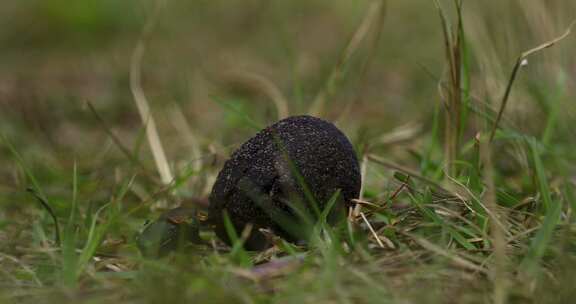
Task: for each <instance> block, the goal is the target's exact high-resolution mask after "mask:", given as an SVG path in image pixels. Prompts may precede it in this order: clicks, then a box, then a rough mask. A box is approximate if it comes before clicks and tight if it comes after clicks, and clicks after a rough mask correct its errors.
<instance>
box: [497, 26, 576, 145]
mask: <svg viewBox="0 0 576 304" xmlns="http://www.w3.org/2000/svg"><path fill="white" fill-rule="evenodd" d="M575 23H576V20H575V21H572V23H571V24H570V26H568V28H567V29H566V31H565V32H564V34H562V35H561V36H559V37H556V38H554V39H552V40H550V41H547V42H545V43H543V44H541V45H539V46H537V47H535V48H533V49H529V50H527V51H525V52H523V53H522V54H520V56H518V59H516V63H515V64H514V68H512V73H511V74H510V79H509V80H508V84H507V85H506V91H504V96H503V97H502V101H501V102H500V109H499V110H498V116H497V117H496V121H495V122H494V126H493V127H492V132H490V141H492V140H494V136H495V135H496V130H497V129H498V124H499V123H500V120H501V119H502V114H504V109H506V104H507V103H508V97H510V92H511V91H512V85H513V84H514V81H515V80H516V75H517V74H518V71H519V70H520V67H522V66H523V65H525V64H526V63H527V62H528V61H527V58H528V57H530V56H531V55H533V54H535V53H538V52H540V51H543V50H545V49H547V48H549V47H552V46H554V45H555V44H556V43H558V42H560V41H562V40H564V38H566V37H568V35H570V33H571V32H572V27H573V26H574V24H575Z"/></svg>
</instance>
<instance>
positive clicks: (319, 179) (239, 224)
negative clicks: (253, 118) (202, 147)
mask: <svg viewBox="0 0 576 304" xmlns="http://www.w3.org/2000/svg"><path fill="white" fill-rule="evenodd" d="M298 176H299V177H301V178H299V177H298ZM302 180H303V181H304V183H302V182H301V181H302ZM360 183H361V177H360V170H359V167H358V160H357V158H356V155H355V153H354V150H353V148H352V145H351V144H350V142H349V141H348V139H347V138H346V136H345V135H344V134H343V133H342V132H341V131H340V130H338V129H337V128H336V127H335V126H334V125H333V124H331V123H329V122H327V121H324V120H321V119H319V118H315V117H310V116H294V117H289V118H286V119H283V120H281V121H278V122H277V123H275V124H273V125H271V126H269V127H267V128H266V129H264V130H262V131H260V132H259V133H258V134H256V135H255V136H254V137H253V138H251V139H250V140H248V141H247V142H246V143H244V144H243V145H242V146H241V147H240V148H239V149H238V150H236V151H235V152H234V153H233V154H232V156H231V158H230V159H229V160H228V161H227V162H226V163H225V164H224V168H223V169H222V171H220V173H219V175H218V178H217V180H216V182H215V184H214V187H213V188H212V193H211V195H210V210H209V211H210V212H209V213H210V216H209V217H210V221H211V222H212V223H213V224H214V225H215V231H216V234H217V235H218V236H219V237H220V238H221V239H222V240H224V241H225V242H227V243H230V241H229V240H228V234H227V233H226V229H225V226H224V220H223V214H224V210H226V212H227V213H228V215H229V217H230V219H231V222H232V223H233V225H234V226H235V229H236V231H237V232H238V234H240V232H241V231H242V230H243V229H244V227H245V225H246V224H248V223H251V224H252V225H253V229H252V234H251V236H250V238H249V239H248V241H247V243H246V247H247V248H248V249H252V250H258V249H263V248H265V247H267V244H266V242H265V239H264V236H263V235H262V234H260V233H259V232H258V229H259V228H269V229H272V230H273V231H274V232H275V233H276V234H278V235H280V236H282V237H284V238H287V239H288V240H291V241H296V240H299V239H301V238H302V236H301V235H300V236H297V235H295V233H294V232H292V231H291V229H289V228H287V227H286V226H287V225H286V223H285V221H286V219H288V220H289V221H290V222H291V223H294V220H295V219H296V217H295V216H294V211H293V209H292V208H291V207H290V204H294V203H300V204H301V206H303V205H305V206H307V209H306V208H305V209H306V210H307V211H308V212H309V213H310V214H313V212H312V210H313V207H312V204H313V203H311V200H310V199H309V198H310V195H308V196H307V195H306V194H305V190H304V189H306V188H307V189H309V192H308V193H311V194H312V196H313V197H314V199H315V201H316V202H317V206H319V209H320V210H322V209H323V207H324V206H325V205H326V203H327V202H328V201H329V200H330V198H331V197H332V195H333V194H334V193H335V192H336V191H337V190H340V191H341V196H340V198H341V199H340V200H339V201H338V202H337V204H336V206H335V210H343V209H344V206H345V204H346V203H347V202H349V201H350V200H351V199H353V198H357V197H358V195H359V191H360ZM303 185H305V186H303ZM279 222H280V223H279ZM288 226H290V225H288ZM289 231H290V232H289ZM296 234H297V233H296Z"/></svg>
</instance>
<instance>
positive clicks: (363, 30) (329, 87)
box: [308, 0, 385, 116]
mask: <svg viewBox="0 0 576 304" xmlns="http://www.w3.org/2000/svg"><path fill="white" fill-rule="evenodd" d="M384 5H385V1H383V0H375V1H373V2H372V3H370V6H369V7H368V9H367V10H366V15H365V16H364V18H363V19H362V22H361V23H360V25H359V26H358V28H357V29H356V31H355V32H354V34H353V35H352V38H351V39H350V41H349V42H348V44H347V45H346V48H345V49H344V52H342V54H341V55H340V58H338V62H337V63H336V65H335V66H334V69H333V70H332V72H331V73H330V75H329V76H328V79H327V81H326V84H325V85H324V87H323V88H322V89H321V90H320V92H318V94H317V95H316V97H315V98H314V101H313V102H312V105H311V106H310V110H309V111H308V113H309V114H310V115H312V116H321V115H322V113H323V112H324V106H325V104H326V100H327V99H328V98H329V97H330V96H332V95H333V94H334V91H335V89H336V87H337V84H338V82H339V81H340V80H341V79H342V77H343V75H344V71H345V68H346V65H347V64H348V62H349V61H350V59H351V58H352V56H353V55H354V54H355V53H356V51H357V50H358V49H359V48H360V45H361V44H362V42H363V41H364V40H366V37H367V36H368V34H369V33H370V29H372V28H373V27H374V25H375V24H378V23H377V21H378V20H379V19H380V17H379V16H380V14H381V12H382V11H383V9H382V7H383V6H384Z"/></svg>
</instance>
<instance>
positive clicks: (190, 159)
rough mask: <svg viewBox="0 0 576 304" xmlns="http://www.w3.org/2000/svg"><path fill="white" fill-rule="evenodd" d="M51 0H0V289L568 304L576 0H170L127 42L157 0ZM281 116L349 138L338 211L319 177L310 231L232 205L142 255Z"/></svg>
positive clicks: (160, 296)
mask: <svg viewBox="0 0 576 304" xmlns="http://www.w3.org/2000/svg"><path fill="white" fill-rule="evenodd" d="M61 2H62V1H56V0H51V1H40V0H31V1H27V2H22V3H19V2H18V4H7V3H5V4H0V8H2V9H4V10H0V20H2V21H0V25H3V26H2V27H1V28H0V42H1V43H2V44H3V46H5V47H3V48H2V49H0V66H2V67H3V68H2V69H0V266H1V267H0V268H1V269H0V303H4V302H6V303H15V302H18V303H38V302H40V303H58V302H74V303H77V302H89V303H109V302H112V303H114V302H117V303H118V302H119V303H126V302H129V303H131V302H147V303H159V302H162V303H164V302H171V301H172V302H196V303H204V302H206V303H572V302H575V301H576V289H574V287H573V285H574V280H575V279H576V276H575V274H574V273H576V272H575V271H574V270H576V194H575V193H576V191H575V190H574V187H575V186H576V185H575V184H576V180H575V178H576V152H575V151H576V140H575V138H576V137H575V135H576V133H575V132H574V131H573V124H574V122H575V121H576V106H574V105H573V102H572V101H573V100H574V98H575V97H576V94H575V91H574V85H573V84H574V82H575V81H576V77H575V76H574V73H573V70H574V66H576V61H575V59H574V56H572V54H574V53H575V51H576V36H574V35H573V34H567V35H566V36H565V37H564V36H562V34H563V33H566V30H567V29H568V28H569V26H570V24H571V22H572V20H573V19H574V18H576V16H575V15H571V14H572V13H573V12H574V11H576V4H575V3H574V2H573V1H570V0H560V1H555V2H554V3H546V4H544V3H540V2H536V1H533V2H525V1H518V2H514V3H504V4H503V3H501V1H481V2H480V1H476V2H472V1H458V0H456V1H448V0H446V1H379V0H377V1H369V0H364V1H356V2H354V1H353V3H352V2H350V1H304V0H297V1H287V2H278V1H276V2H269V1H257V0H250V1H244V2H242V3H240V2H239V3H232V2H230V1H226V0H216V1H192V2H186V1H168V2H167V3H166V5H164V6H159V7H162V8H161V9H160V11H159V14H158V20H155V21H157V22H156V25H155V26H154V27H152V28H149V29H147V31H149V32H147V34H146V37H145V39H144V40H142V39H141V38H140V36H141V34H140V32H141V31H142V27H143V26H144V25H145V24H154V22H150V20H149V19H148V16H151V15H153V13H152V11H153V10H154V7H155V4H154V3H153V2H142V3H136V1H128V2H126V3H124V4H122V5H120V4H115V2H114V1H103V2H99V1H89V2H87V3H86V4H80V3H79V4H76V5H74V7H72V8H71V9H66V7H65V6H64V5H63V4H62V3H61ZM435 2H436V3H435ZM127 10H129V11H130V12H129V13H128V12H127ZM8 16H13V17H11V18H8ZM14 16H15V17H14ZM30 20H36V21H35V22H31V21H30ZM4 25H6V26H4ZM558 37H562V38H563V39H558V40H555V39H556V38H558ZM137 43H143V44H144V45H145V47H146V53H145V54H144V55H143V57H142V60H141V62H139V64H140V65H141V66H140V67H139V68H140V69H141V74H142V75H141V76H142V77H141V79H139V82H140V83H138V84H137V85H140V86H141V88H142V91H143V93H144V94H145V95H146V100H147V102H148V103H149V106H150V109H151V113H152V115H153V116H154V120H155V122H156V131H157V133H158V135H159V137H160V138H161V142H162V145H163V150H164V151H165V154H166V158H167V160H168V166H169V170H170V172H171V173H172V175H173V176H174V178H173V180H172V181H171V182H170V183H168V184H164V183H163V182H162V181H161V179H160V176H159V174H158V171H157V169H156V168H157V166H160V165H163V164H160V165H159V164H158V163H156V162H155V159H154V155H153V153H152V152H151V151H150V149H149V145H148V144H147V140H149V137H147V132H146V126H144V125H145V124H146V123H147V121H146V120H145V123H142V121H141V120H140V117H139V116H138V111H137V109H136V106H135V104H134V102H133V97H132V94H131V89H134V88H131V85H132V86H134V83H131V82H130V79H131V78H132V80H134V79H138V78H139V77H136V78H134V77H133V76H134V75H130V71H131V70H138V69H132V68H133V67H131V63H130V58H132V53H133V51H134V47H135V46H136V44H137ZM534 46H538V47H536V48H534ZM524 59H527V60H528V64H527V65H525V64H523V60H524ZM230 75H235V77H237V78H234V77H232V76H230ZM131 76H132V77H131ZM231 77H232V78H231ZM285 111H289V113H290V114H291V115H295V114H304V113H310V112H315V113H316V114H317V115H319V116H322V117H324V118H326V119H328V120H331V121H335V122H336V124H337V125H338V127H339V128H341V129H342V130H343V131H344V132H345V133H346V134H347V135H348V137H349V138H350V139H351V141H352V142H353V144H354V146H355V148H356V151H357V152H358V157H359V159H360V160H362V162H363V163H362V164H361V165H362V168H363V171H364V172H363V187H362V189H363V195H362V202H360V203H359V204H358V205H359V206H360V207H359V208H357V209H356V210H355V213H354V215H353V216H352V217H350V218H349V219H348V220H347V221H344V222H342V223H341V224H339V225H335V226H330V225H329V224H328V221H327V217H328V214H329V211H330V210H331V209H332V208H334V205H335V204H337V203H338V196H339V193H335V194H334V196H333V197H332V199H331V200H330V201H329V202H327V204H326V206H327V207H326V208H325V209H324V210H314V212H315V213H314V215H315V217H311V218H308V222H309V223H308V224H309V226H310V227H306V228H303V227H299V228H302V229H308V230H309V231H311V232H312V235H313V237H312V238H311V241H310V242H309V245H308V246H306V247H302V246H297V245H295V244H291V243H288V242H286V241H284V240H282V239H279V238H277V237H274V236H270V237H271V238H272V240H273V243H274V244H275V245H274V247H272V248H271V249H269V250H266V251H263V252H250V251H246V250H245V249H244V248H243V246H242V243H243V241H244V239H243V231H234V229H233V226H232V224H231V222H230V221H229V220H227V221H226V222H225V224H226V228H227V232H228V235H229V236H230V239H231V241H232V246H230V247H227V246H225V245H224V244H223V243H222V242H221V241H220V240H218V238H217V237H216V236H215V235H214V233H213V232H212V231H210V229H208V228H207V227H203V228H202V229H201V236H202V238H203V239H204V240H205V241H206V245H193V244H190V245H188V246H186V247H185V248H182V249H181V250H179V251H178V252H174V253H173V254H170V255H168V256H166V257H164V258H161V259H148V258H144V257H142V256H141V254H140V253H139V251H138V249H137V246H136V239H135V237H136V235H137V234H138V233H139V231H140V230H141V229H142V227H143V225H144V223H145V222H146V220H149V219H154V218H156V217H157V216H158V215H159V214H160V213H161V212H162V211H163V209H162V208H164V207H162V206H168V208H171V207H175V206H178V205H190V204H192V202H194V201H198V200H203V199H204V200H205V199H206V198H207V196H208V194H209V192H210V190H211V186H212V184H213V182H214V179H215V176H216V174H217V173H218V171H219V170H220V169H221V167H222V165H223V162H224V161H225V160H226V159H227V157H228V156H229V155H230V154H231V153H232V152H233V150H234V149H235V148H237V147H238V146H239V145H240V144H241V143H242V142H244V141H245V140H246V139H248V138H249V137H250V136H252V135H253V134H254V133H255V132H256V130H258V129H260V128H261V127H263V126H265V125H268V124H270V123H272V122H274V121H275V120H277V118H278V116H279V115H280V116H281V115H283V113H284V112H285ZM183 118H184V119H183ZM156 152H157V151H156ZM292 169H294V170H297V168H292ZM296 175H298V176H299V174H296ZM300 182H301V183H305V181H300ZM27 189H30V190H29V191H27ZM31 193H32V194H34V195H32V194H31ZM35 196H36V197H35ZM39 201H44V202H45V203H41V202H40V203H39ZM44 204H47V205H49V207H48V208H47V207H46V206H45V205H44ZM159 207H162V208H160V209H159ZM48 209H51V211H50V212H49V210H48ZM201 209H202V208H201ZM317 209H318V208H317ZM52 213H53V214H52ZM200 214H201V215H205V210H200ZM52 215H53V216H54V217H55V218H56V220H54V218H53V216H52ZM304 216H305V215H303V217H304ZM313 218H317V219H318V222H317V223H314V219H313ZM280 220H289V219H279V221H280Z"/></svg>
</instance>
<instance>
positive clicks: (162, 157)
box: [130, 0, 174, 184]
mask: <svg viewBox="0 0 576 304" xmlns="http://www.w3.org/2000/svg"><path fill="white" fill-rule="evenodd" d="M164 5H165V0H158V1H156V7H155V8H154V11H153V14H152V16H150V18H149V19H148V21H147V22H146V24H145V26H144V29H143V30H142V35H141V37H140V40H139V41H138V44H137V45H136V48H135V49H134V53H133V54H132V60H131V63H130V90H131V91H132V95H133V97H134V102H135V103H136V106H137V108H138V113H139V114H140V118H141V119H142V123H143V124H145V126H146V138H147V139H148V144H149V145H150V150H151V151H152V155H153V156H154V161H155V163H156V167H157V169H158V173H159V174H160V179H161V180H162V183H164V184H169V183H170V182H172V180H173V179H174V178H173V175H172V171H171V170H170V166H169V164H168V160H167V158H166V153H165V152H164V148H163V147H162V142H161V141H160V136H159V135H158V130H157V128H156V122H155V120H154V118H153V117H152V113H150V106H149V103H148V99H147V98H146V95H145V94H144V90H143V89H142V57H143V56H144V52H145V50H146V46H145V43H144V40H145V39H146V37H147V36H148V35H149V34H150V32H151V31H152V29H153V28H154V27H155V25H156V22H157V21H158V17H159V15H160V12H161V10H162V8H163V7H164Z"/></svg>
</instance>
